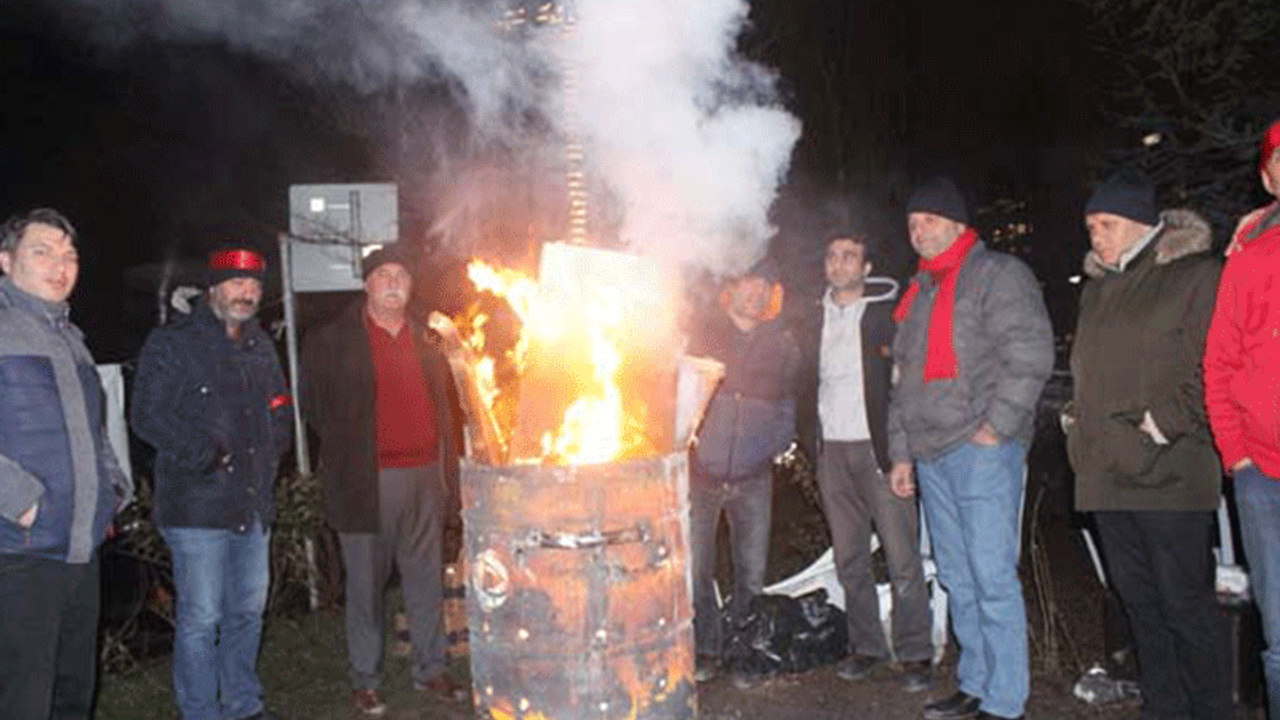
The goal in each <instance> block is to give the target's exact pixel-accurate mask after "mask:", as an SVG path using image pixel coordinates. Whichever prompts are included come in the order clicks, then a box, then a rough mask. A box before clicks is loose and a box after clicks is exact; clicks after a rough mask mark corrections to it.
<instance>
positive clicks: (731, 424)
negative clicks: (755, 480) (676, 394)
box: [689, 312, 800, 481]
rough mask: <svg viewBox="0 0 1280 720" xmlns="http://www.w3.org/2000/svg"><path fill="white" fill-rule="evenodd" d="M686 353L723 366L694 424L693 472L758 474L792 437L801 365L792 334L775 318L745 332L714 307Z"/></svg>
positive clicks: (716, 476) (729, 476)
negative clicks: (704, 409)
mask: <svg viewBox="0 0 1280 720" xmlns="http://www.w3.org/2000/svg"><path fill="white" fill-rule="evenodd" d="M689 354H691V355H698V356H705V357H712V358H715V359H716V360H719V361H720V362H722V363H724V366H725V375H724V380H722V381H721V382H720V385H719V387H717V388H716V391H715V394H714V395H712V396H711V402H710V404H709V405H708V406H707V412H706V415H705V416H704V417H703V421H702V425H701V427H700V429H699V430H698V444H697V446H696V448H695V450H694V453H693V471H694V475H695V476H696V477H698V478H706V479H712V480H720V481H724V480H740V479H744V478H748V477H753V476H755V475H758V474H759V473H761V472H762V471H764V470H765V469H767V468H768V467H769V464H770V462H771V461H772V460H773V456H774V455H777V454H778V453H780V452H782V451H783V450H786V449H787V446H788V445H789V444H791V441H792V440H794V439H795V432H796V384H797V380H798V378H799V371H800V347H799V345H798V344H797V343H796V340H795V336H794V335H793V334H792V332H791V330H790V328H788V327H787V326H786V325H785V324H783V323H782V322H781V321H780V320H776V319H775V320H769V321H766V322H764V323H762V324H760V325H759V326H757V327H756V328H755V329H753V330H752V331H751V332H745V333H744V332H742V331H741V330H739V329H738V328H737V326H735V325H734V324H733V322H732V321H731V320H730V319H729V317H728V316H727V315H726V314H725V313H723V312H718V313H715V316H714V317H713V318H712V319H711V320H710V321H709V322H708V323H707V324H706V325H705V327H704V328H703V330H702V332H701V333H699V334H698V336H697V337H695V338H694V340H693V342H692V343H691V344H690V346H689Z"/></svg>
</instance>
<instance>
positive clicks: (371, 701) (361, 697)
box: [351, 690, 387, 717]
mask: <svg viewBox="0 0 1280 720" xmlns="http://www.w3.org/2000/svg"><path fill="white" fill-rule="evenodd" d="M351 704H352V705H355V707H356V712H358V713H360V714H361V715H367V716H369V717H381V716H382V715H383V714H384V713H386V712H387V705H386V703H384V702H382V698H381V697H379V696H378V691H377V690H353V691H351Z"/></svg>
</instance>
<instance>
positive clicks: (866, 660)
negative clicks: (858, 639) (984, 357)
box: [836, 653, 885, 682]
mask: <svg viewBox="0 0 1280 720" xmlns="http://www.w3.org/2000/svg"><path fill="white" fill-rule="evenodd" d="M884 663H885V659H884V658H878V657H871V656H870V655H860V654H858V653H854V654H852V655H850V656H849V657H847V658H845V659H843V660H841V661H840V662H838V663H836V677H838V678H840V679H841V680H848V681H849V682H857V681H858V680H865V679H866V677H867V676H868V675H870V674H871V671H872V670H875V669H876V668H878V667H880V666H881V665H883V664H884Z"/></svg>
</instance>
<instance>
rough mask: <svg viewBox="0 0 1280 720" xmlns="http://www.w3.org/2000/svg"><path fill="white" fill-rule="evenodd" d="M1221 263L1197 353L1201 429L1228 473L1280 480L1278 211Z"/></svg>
mask: <svg viewBox="0 0 1280 720" xmlns="http://www.w3.org/2000/svg"><path fill="white" fill-rule="evenodd" d="M1268 215H1269V217H1265V218H1263V219H1262V223H1263V226H1262V227H1256V226H1255V228H1253V230H1254V234H1255V236H1254V237H1253V238H1252V239H1250V240H1249V242H1247V243H1245V244H1244V245H1243V246H1242V247H1241V248H1240V249H1239V250H1237V251H1236V252H1233V253H1231V255H1230V257H1228V258H1227V264H1226V267H1225V268H1224V269H1223V271H1222V280H1221V282H1220V284H1219V285H1218V299H1217V303H1216V304H1215V306H1214V309H1213V319H1212V320H1211V321H1210V323H1209V334H1208V337H1207V338H1206V340H1205V352H1204V400H1205V405H1206V407H1207V409H1208V411H1209V426H1210V427H1211V428H1212V430H1213V438H1214V443H1215V444H1216V445H1217V447H1218V454H1219V455H1220V456H1221V457H1222V464H1223V467H1225V468H1226V469H1228V470H1230V468H1231V466H1233V465H1235V464H1236V463H1237V462H1239V461H1240V460H1241V459H1243V458H1246V457H1248V458H1251V459H1252V460H1253V463H1254V464H1255V465H1257V466H1258V469H1260V470H1261V471H1262V472H1263V473H1264V474H1266V475H1267V476H1268V477H1273V478H1280V213H1268Z"/></svg>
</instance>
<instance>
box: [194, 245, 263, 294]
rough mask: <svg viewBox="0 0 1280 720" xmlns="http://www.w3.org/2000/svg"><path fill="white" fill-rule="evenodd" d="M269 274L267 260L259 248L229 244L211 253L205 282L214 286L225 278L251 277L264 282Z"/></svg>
mask: <svg viewBox="0 0 1280 720" xmlns="http://www.w3.org/2000/svg"><path fill="white" fill-rule="evenodd" d="M266 274H267V260H266V258H264V257H262V254H261V253H259V252H258V251H257V250H253V249H250V248H247V247H244V246H243V245H227V246H224V247H221V248H218V249H217V250H214V251H213V252H211V253H209V261H208V263H207V264H206V265H205V282H206V283H208V286H209V287H213V286H214V285H217V284H218V283H220V282H222V281H224V280H230V279H231V278H236V277H251V278H254V279H255V280H257V281H258V282H262V279H263V278H264V277H265V276H266Z"/></svg>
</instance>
